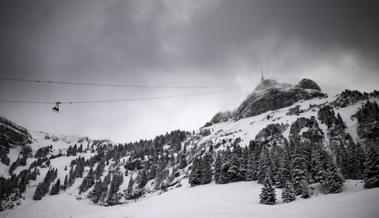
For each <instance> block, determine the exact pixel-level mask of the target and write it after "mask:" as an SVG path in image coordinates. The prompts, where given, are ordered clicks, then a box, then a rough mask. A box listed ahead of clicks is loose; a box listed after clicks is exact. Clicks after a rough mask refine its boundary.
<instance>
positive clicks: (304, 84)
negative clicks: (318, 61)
mask: <svg viewBox="0 0 379 218" xmlns="http://www.w3.org/2000/svg"><path fill="white" fill-rule="evenodd" d="M258 87H259V89H258V90H256V91H254V92H253V93H252V94H250V95H249V96H248V97H247V98H246V100H244V101H243V102H242V104H241V105H240V106H239V107H238V108H237V110H236V111H235V112H234V114H233V118H234V119H236V120H239V119H242V118H246V117H251V116H256V115H259V114H262V113H264V112H266V111H269V110H277V109H280V108H284V107H288V106H290V105H292V104H294V103H295V102H297V101H300V100H308V99H311V98H324V97H327V94H325V93H322V92H321V89H320V87H319V86H318V85H317V84H316V83H315V82H313V81H312V80H308V79H304V80H302V81H300V83H299V84H298V85H296V86H289V85H288V84H280V83H276V82H272V81H271V82H266V80H265V81H262V83H261V84H260V85H259V86H258ZM262 88H264V89H262Z"/></svg>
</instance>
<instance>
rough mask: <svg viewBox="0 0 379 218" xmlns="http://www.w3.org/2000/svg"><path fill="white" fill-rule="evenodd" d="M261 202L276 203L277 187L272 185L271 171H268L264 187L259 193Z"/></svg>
mask: <svg viewBox="0 0 379 218" xmlns="http://www.w3.org/2000/svg"><path fill="white" fill-rule="evenodd" d="M259 198H260V200H259V203H260V204H267V205H273V204H275V203H276V194H275V189H274V187H273V186H272V180H271V173H270V172H267V173H266V177H265V179H264V181H263V188H262V191H261V194H260V195H259Z"/></svg>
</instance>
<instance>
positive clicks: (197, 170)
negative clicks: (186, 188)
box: [188, 157, 202, 186]
mask: <svg viewBox="0 0 379 218" xmlns="http://www.w3.org/2000/svg"><path fill="white" fill-rule="evenodd" d="M201 180H202V178H201V166H200V160H199V158H198V157H195V159H194V160H193V164H192V169H191V173H190V175H189V180H188V182H189V183H190V184H191V186H196V185H200V184H201Z"/></svg>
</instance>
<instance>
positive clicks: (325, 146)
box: [0, 80, 379, 209]
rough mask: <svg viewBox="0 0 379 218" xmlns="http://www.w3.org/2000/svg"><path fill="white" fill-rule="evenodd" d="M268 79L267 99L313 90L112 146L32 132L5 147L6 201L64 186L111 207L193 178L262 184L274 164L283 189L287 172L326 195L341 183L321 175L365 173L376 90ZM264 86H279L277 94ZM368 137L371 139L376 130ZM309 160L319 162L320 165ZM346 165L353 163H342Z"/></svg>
mask: <svg viewBox="0 0 379 218" xmlns="http://www.w3.org/2000/svg"><path fill="white" fill-rule="evenodd" d="M268 81H270V80H268ZM264 83H265V82H264ZM268 83H269V84H268V85H267V84H266V85H265V88H262V87H260V88H259V90H255V91H254V92H253V94H254V93H255V94H256V93H259V94H261V96H260V97H262V98H268V99H271V97H272V96H274V97H275V98H280V97H281V96H282V95H276V94H275V92H278V91H279V92H283V93H288V92H289V93H292V92H296V93H307V94H304V95H302V94H301V95H300V98H299V100H296V101H294V102H292V101H293V100H292V98H291V100H289V102H292V103H290V104H289V103H287V102H286V101H284V103H283V102H282V103H281V104H278V105H279V106H278V107H279V108H277V109H270V108H272V107H271V106H269V107H265V106H264V107H263V108H264V109H262V110H258V111H259V113H258V112H257V114H255V115H254V113H251V110H253V108H255V107H254V106H251V105H254V104H256V102H257V101H256V98H254V99H253V100H252V99H251V98H250V96H249V97H248V98H247V99H246V100H245V101H249V100H252V103H251V102H250V103H251V104H243V103H242V104H241V105H245V106H246V105H250V107H248V108H249V109H248V110H236V111H245V112H246V111H248V112H246V113H245V115H246V117H244V116H242V117H241V118H239V116H236V115H232V114H233V113H236V111H234V112H229V113H228V114H227V116H224V115H223V114H222V113H221V114H218V116H219V118H217V119H215V120H217V122H209V123H207V124H206V125H205V126H204V127H201V128H200V129H199V130H197V131H194V132H186V131H180V130H178V131H173V132H170V133H167V134H164V135H160V136H157V137H155V138H154V139H152V140H141V141H138V142H134V143H132V142H131V143H118V144H115V143H112V142H111V141H109V140H92V139H89V138H87V137H71V138H70V137H66V138H65V137H57V136H54V135H51V134H48V133H37V132H32V131H31V134H29V135H30V141H29V142H28V143H26V144H22V143H21V144H19V147H11V148H10V150H9V151H8V152H6V157H8V159H9V160H10V161H9V163H8V164H6V162H5V163H4V162H3V161H2V163H0V167H1V168H2V170H1V171H0V172H1V175H0V184H1V186H2V188H0V194H1V201H0V206H1V207H0V209H1V208H3V209H10V208H12V207H14V206H15V205H17V204H22V202H23V201H27V200H31V199H41V198H49V196H48V195H49V193H50V194H52V195H55V193H52V189H53V187H57V188H58V193H59V192H69V193H71V194H72V195H73V196H75V198H77V199H82V200H83V199H86V200H88V201H92V202H94V203H96V204H101V205H107V206H109V205H115V204H124V203H128V202H131V201H134V200H135V199H143V197H144V196H145V197H146V196H153V195H155V194H159V193H163V192H166V191H168V190H171V189H174V188H178V187H181V186H183V185H184V184H188V183H190V185H191V186H196V185H202V184H207V183H209V182H212V181H215V182H216V183H220V184H224V183H230V182H236V181H251V180H252V181H258V183H263V182H264V181H263V180H264V177H265V174H266V173H267V172H268V171H267V170H268V169H270V170H269V171H272V173H273V174H274V175H273V177H272V180H273V181H275V183H274V185H275V186H277V187H279V188H283V187H284V182H285V180H286V178H287V177H288V176H291V177H293V178H292V179H291V180H293V182H294V188H295V189H296V191H298V192H299V193H300V194H304V191H302V190H301V188H304V187H307V186H304V185H302V184H301V182H302V181H306V182H307V183H309V184H313V183H320V184H323V186H324V188H325V190H326V193H333V192H339V191H340V190H339V189H338V188H337V189H333V186H331V184H329V183H326V181H324V180H320V179H319V177H320V176H321V177H322V178H325V179H327V178H329V177H330V176H332V174H333V176H334V175H335V176H337V177H338V178H344V177H345V178H346V179H364V178H365V177H364V175H363V170H364V168H363V166H362V164H363V162H364V160H363V159H362V160H360V159H361V158H363V157H365V156H366V154H365V153H367V151H369V150H370V148H371V147H372V146H377V145H376V144H375V145H374V142H375V140H376V138H377V137H378V135H379V134H378V131H377V126H378V125H379V122H378V121H377V120H379V118H378V117H377V116H374V115H375V113H376V112H377V111H379V110H378V109H377V106H376V105H377V102H379V95H378V92H377V91H374V92H372V93H361V92H358V91H348V90H346V91H344V92H342V93H341V94H340V95H338V96H332V97H328V96H327V95H326V94H325V93H322V92H321V89H320V88H319V86H318V85H317V84H316V83H315V82H313V81H311V80H302V81H301V82H299V83H298V84H297V85H291V86H290V85H288V84H285V85H281V84H279V85H278V83H276V82H272V81H270V82H268ZM267 90H276V91H274V94H273V93H272V92H271V91H267ZM262 93H263V94H262ZM267 93H268V94H267ZM308 94H309V95H308ZM286 95H287V94H286ZM295 96H296V95H295ZM291 97H292V96H291ZM295 99H297V97H295ZM265 101H268V100H265ZM258 102H259V101H258ZM287 104H288V105H287ZM245 106H244V107H243V108H244V109H246V108H247V107H245ZM274 108H276V107H274ZM238 113H239V114H241V113H240V112H238ZM216 116H217V114H216ZM367 116H369V117H370V118H366V117H367ZM212 120H213V118H212ZM374 121H375V122H374ZM17 131H18V130H16V132H17ZM0 133H1V134H5V133H7V132H6V131H3V132H0ZM372 136H373V137H374V138H370V137H372ZM3 143H4V142H3ZM360 144H361V145H362V146H361V145H360ZM7 145H9V143H8V144H7ZM7 145H5V146H4V144H2V146H3V147H6V146H7ZM0 147H1V146H0ZM351 149H353V150H354V149H355V150H354V151H355V153H357V155H358V156H352V154H353V153H351V152H347V151H348V150H351ZM300 150H301V153H298V152H299V151H300ZM307 152H308V153H307ZM362 152H363V153H362ZM286 153H288V155H287V154H286ZM355 153H354V154H355ZM300 154H301V155H302V157H301V158H310V159H311V161H309V162H308V161H306V162H305V163H306V166H299V169H301V170H302V171H304V172H303V173H302V174H301V175H298V174H296V173H295V171H294V168H293V167H294V166H292V165H296V163H297V162H296V158H294V157H295V156H296V155H300ZM315 155H319V156H320V157H322V158H325V160H322V161H321V162H320V160H318V159H317V158H316V159H314V158H315ZM267 157H270V158H269V159H267ZM328 158H332V159H331V160H328ZM346 158H347V159H348V160H345V159H346ZM285 159H288V160H287V161H289V162H291V167H290V166H285V164H284V163H285V162H283V163H282V161H284V160H285ZM313 159H314V160H315V161H316V160H317V161H318V162H319V163H317V164H316V165H314V164H315V163H313V162H312V160H313ZM353 159H357V160H360V161H359V162H357V163H354V166H358V167H355V168H357V169H356V170H355V169H353V168H354V167H352V166H353V163H350V162H347V161H350V160H353ZM252 160H253V161H252ZM267 161H268V162H267ZM317 161H316V162H317ZM346 163H349V164H348V165H347V166H346ZM283 164H284V165H283ZM320 164H321V165H320ZM285 167H290V168H288V169H287V170H290V173H289V174H288V172H287V173H284V172H285ZM313 167H321V168H318V170H319V171H325V173H327V174H328V173H329V174H330V176H328V175H327V174H325V175H316V172H314V171H313V170H312V168H313ZM333 167H334V168H333ZM299 176H300V177H301V178H300V177H299ZM298 177H299V178H300V179H297V178H298ZM307 177H308V178H307ZM295 178H296V179H295ZM304 178H307V179H305V180H304ZM287 179H288V178H287ZM58 180H59V182H58ZM372 184H373V183H370V184H368V185H371V186H374V187H375V183H374V185H372ZM337 185H338V184H337ZM326 188H328V189H326ZM55 189H56V188H55ZM310 195H311V194H310ZM24 199H26V200H24Z"/></svg>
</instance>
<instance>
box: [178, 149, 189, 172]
mask: <svg viewBox="0 0 379 218" xmlns="http://www.w3.org/2000/svg"><path fill="white" fill-rule="evenodd" d="M184 148H185V147H184ZM186 166H187V159H186V155H185V154H182V155H181V156H180V162H179V168H180V169H184V168H185V167H186Z"/></svg>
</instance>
